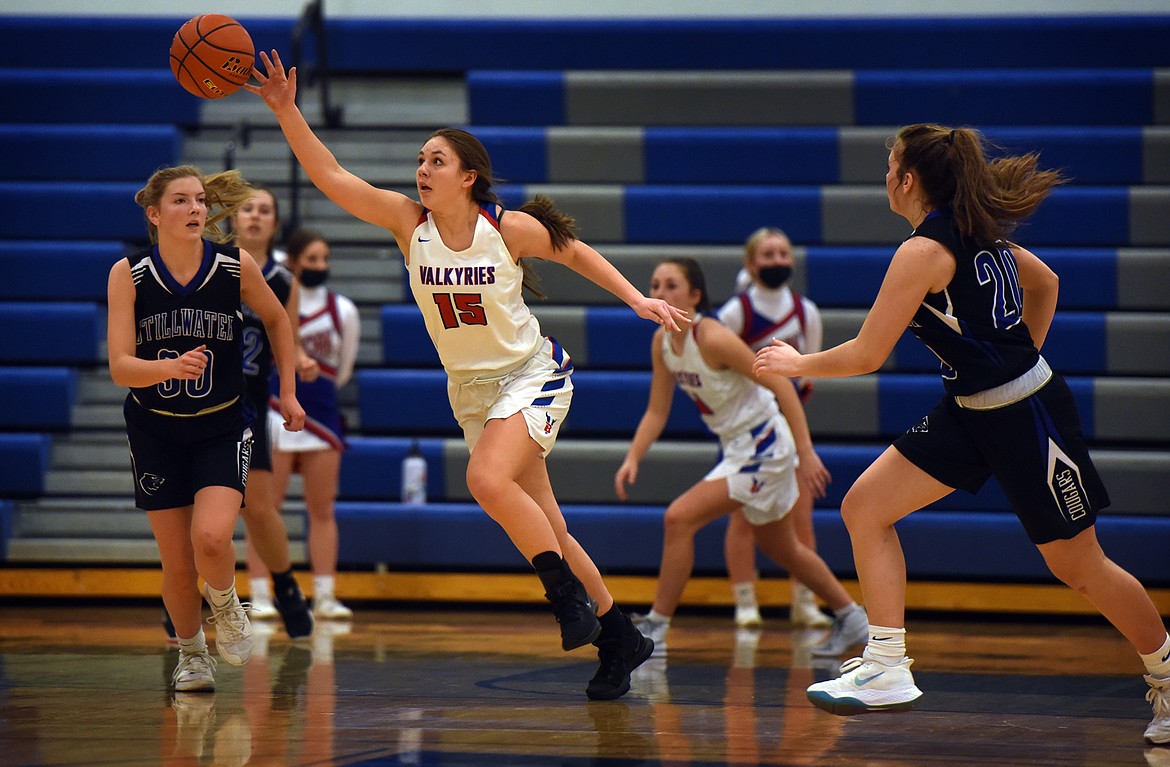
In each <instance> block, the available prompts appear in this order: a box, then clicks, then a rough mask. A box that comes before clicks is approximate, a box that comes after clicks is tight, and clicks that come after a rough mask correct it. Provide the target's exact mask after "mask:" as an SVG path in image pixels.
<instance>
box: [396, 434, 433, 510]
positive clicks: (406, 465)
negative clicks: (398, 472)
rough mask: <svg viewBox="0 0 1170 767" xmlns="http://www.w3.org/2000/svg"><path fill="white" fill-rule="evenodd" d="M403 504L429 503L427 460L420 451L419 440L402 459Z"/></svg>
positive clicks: (413, 443) (412, 444)
mask: <svg viewBox="0 0 1170 767" xmlns="http://www.w3.org/2000/svg"><path fill="white" fill-rule="evenodd" d="M402 502H403V503H413V504H420V503H426V502H427V459H426V458H423V454H422V450H419V447H418V440H417V439H416V440H415V441H414V442H412V443H411V445H410V452H409V453H407V454H406V457H405V458H403V459H402Z"/></svg>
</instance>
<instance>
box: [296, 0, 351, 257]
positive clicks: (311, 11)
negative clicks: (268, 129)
mask: <svg viewBox="0 0 1170 767" xmlns="http://www.w3.org/2000/svg"><path fill="white" fill-rule="evenodd" d="M309 33H312V35H313V42H314V43H315V46H314V47H315V52H316V59H315V61H306V56H305V36H306V35H307V34H309ZM292 66H294V67H296V68H297V73H298V74H297V79H298V81H299V82H300V83H303V84H304V85H305V86H306V87H311V86H313V85H316V84H318V83H319V84H320V90H321V116H322V118H323V119H324V121H325V127H327V128H337V127H340V126H341V119H342V113H343V110H342V107H341V106H337V105H334V104H333V101H332V98H331V95H330V80H331V78H332V71H331V70H330V69H329V46H328V41H327V39H326V34H325V2H324V0H312V2H310V3H308V4H307V5H305V7H304V10H302V11H301V16H300V18H299V19H298V20H297V24H296V27H294V28H293V34H292ZM296 98H297V102H298V105H299V102H300V98H301V90H300V89H299V88H298V90H297V94H296ZM285 221H286V223H285V226H284V232H283V234H284V236H285V237H287V236H288V234H289V233H290V232H292V231H293V230H294V229H296V228H297V227H299V226H300V221H301V166H300V163H298V162H297V158H296V155H294V154H293V153H292V151H291V150H290V151H289V210H288V215H287V216H286V218H285Z"/></svg>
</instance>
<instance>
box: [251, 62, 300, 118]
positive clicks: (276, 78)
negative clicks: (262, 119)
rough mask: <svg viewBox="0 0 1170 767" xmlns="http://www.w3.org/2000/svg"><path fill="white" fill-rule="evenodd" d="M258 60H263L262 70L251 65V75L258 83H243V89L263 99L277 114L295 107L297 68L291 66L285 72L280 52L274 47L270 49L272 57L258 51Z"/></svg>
mask: <svg viewBox="0 0 1170 767" xmlns="http://www.w3.org/2000/svg"><path fill="white" fill-rule="evenodd" d="M260 60H261V61H262V62H264V71H263V72H261V71H260V69H259V68H257V67H252V76H253V77H255V78H256V79H257V80H258V81H260V84H259V85H253V84H252V83H245V84H244V90H247V91H251V92H252V93H255V94H256V95H257V96H259V97H260V98H262V99H264V103H265V104H267V105H268V108H269V109H271V110H272V111H273V113H274V114H277V115H279V114H280V113H281V111H282V110H284V109H289V108H291V107H295V106H296V98H297V68H296V67H293V68H292V69H290V70H288V72H287V73H286V72H285V71H284V64H282V63H281V61H280V54H279V53H277V52H276V50H275V49H273V51H272V58H268V54H267V53H266V52H265V51H260Z"/></svg>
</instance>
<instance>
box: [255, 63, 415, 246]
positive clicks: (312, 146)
mask: <svg viewBox="0 0 1170 767" xmlns="http://www.w3.org/2000/svg"><path fill="white" fill-rule="evenodd" d="M260 59H261V60H262V61H263V62H264V69H265V73H261V72H260V70H259V69H253V70H252V73H253V75H255V77H256V79H257V80H259V81H260V85H252V84H251V83H248V84H246V85H244V88H245V89H246V90H248V91H251V92H252V93H255V94H256V95H258V96H260V98H262V99H264V103H265V104H267V105H268V108H269V109H271V110H272V113H273V114H274V115H276V119H277V121H278V122H279V123H280V129H281V130H282V131H283V132H284V137H285V139H286V140H287V141H288V145H289V146H290V147H292V150H293V154H295V155H296V156H297V160H298V161H299V162H300V163H301V166H302V167H303V168H304V169H305V173H307V174H308V176H309V180H311V181H312V182H313V185H314V186H316V187H317V188H318V189H320V190H321V192H322V193H323V194H324V195H325V196H326V197H328V198H329V199H330V200H332V201H333V202H335V203H337V205H339V206H340V207H341V208H343V209H344V210H345V211H347V212H348V213H350V214H351V215H353V216H356V217H357V218H360V219H361V220H362V221H366V222H368V223H371V224H373V225H375V226H380V227H382V228H384V229H389V230H390V231H391V232H393V233H394V236H395V238H397V239H398V240H399V241H400V244H401V243H402V242H405V239H404V238H406V237H409V236H410V233H411V231H413V230H414V224H415V222H416V221H418V217H419V215H420V214H421V212H422V206H421V205H419V204H418V203H417V202H415V201H414V200H411V199H410V198H409V197H407V196H406V195H403V194H399V193H398V192H393V191H390V190H388V189H379V188H377V187H376V186H373V185H372V184H370V183H369V182H367V181H365V180H364V179H361V178H359V177H357V176H355V175H353V174H352V173H350V172H349V171H347V170H346V169H345V168H343V167H341V164H340V163H338V162H337V158H336V157H334V156H333V153H332V152H330V151H329V148H328V147H326V146H325V144H324V143H322V141H321V139H319V138H318V137H317V134H315V133H314V132H313V129H312V128H310V127H309V123H308V122H307V121H306V120H305V116H304V115H303V114H301V110H300V109H299V108H298V107H297V104H296V92H297V70H296V67H293V68H292V69H290V70H289V71H288V72H287V74H286V73H285V70H284V64H282V63H281V61H280V54H279V53H277V52H276V51H273V52H272V58H269V57H268V54H267V53H266V52H264V51H261V52H260ZM403 252H404V253H405V252H407V250H406V249H404V250H403Z"/></svg>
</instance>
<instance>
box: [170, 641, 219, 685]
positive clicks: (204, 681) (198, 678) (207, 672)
mask: <svg viewBox="0 0 1170 767" xmlns="http://www.w3.org/2000/svg"><path fill="white" fill-rule="evenodd" d="M214 672H215V658H212V657H211V653H209V652H207V649H206V648H204V649H203V650H202V651H201V652H181V651H180V652H179V662H178V663H177V664H175V670H174V672H172V673H171V684H172V686H173V687H174V688H175V691H176V692H212V691H214V690H215V674H214Z"/></svg>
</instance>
